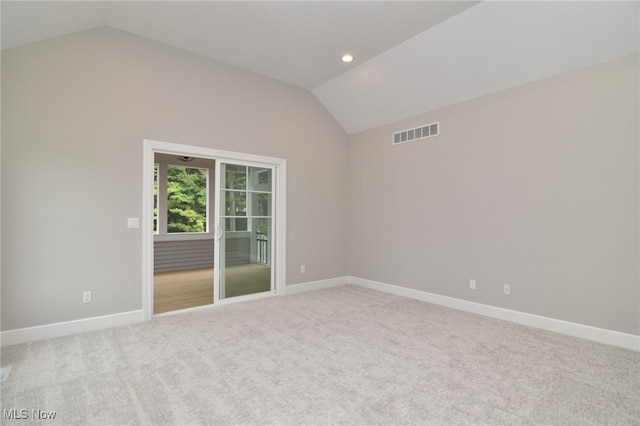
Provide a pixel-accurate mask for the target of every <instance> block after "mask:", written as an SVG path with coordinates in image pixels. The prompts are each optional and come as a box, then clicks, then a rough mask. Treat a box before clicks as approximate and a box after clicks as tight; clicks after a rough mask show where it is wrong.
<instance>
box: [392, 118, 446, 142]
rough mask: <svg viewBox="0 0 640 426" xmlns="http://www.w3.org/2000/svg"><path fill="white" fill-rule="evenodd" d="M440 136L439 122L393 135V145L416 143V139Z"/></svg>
mask: <svg viewBox="0 0 640 426" xmlns="http://www.w3.org/2000/svg"><path fill="white" fill-rule="evenodd" d="M438 135H440V122H439V121H437V122H435V123H431V124H425V125H422V126H420V127H415V128H413V129H407V130H402V131H401V132H396V133H394V134H393V144H394V145H398V144H401V143H406V142H412V141H417V140H418V139H426V138H432V137H434V136H438Z"/></svg>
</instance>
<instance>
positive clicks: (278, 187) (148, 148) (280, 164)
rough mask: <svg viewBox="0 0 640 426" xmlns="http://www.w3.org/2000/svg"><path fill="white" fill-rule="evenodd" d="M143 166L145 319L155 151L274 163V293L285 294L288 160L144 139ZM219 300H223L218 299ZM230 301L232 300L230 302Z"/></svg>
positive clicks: (149, 303)
mask: <svg viewBox="0 0 640 426" xmlns="http://www.w3.org/2000/svg"><path fill="white" fill-rule="evenodd" d="M143 149H144V151H143V165H142V218H141V220H140V224H141V227H142V310H143V312H144V319H145V321H149V320H151V318H152V317H153V164H154V155H155V154H156V153H163V154H171V155H184V156H188V157H199V158H207V159H212V160H216V161H224V162H234V161H240V162H243V163H255V165H257V166H259V165H262V164H269V165H271V166H274V174H275V176H274V207H275V211H276V212H277V213H276V215H275V229H274V232H273V237H274V239H275V242H276V248H275V253H274V254H275V255H274V256H273V259H272V268H274V270H275V275H274V277H275V285H274V293H275V294H280V295H282V294H284V293H285V286H286V270H287V269H286V261H287V258H286V253H287V251H286V242H287V238H286V223H287V221H286V176H287V171H286V168H287V160H285V159H283V158H275V157H264V156H260V155H253V154H245V153H239V152H232V151H222V150H217V149H211V148H204V147H199V146H191V145H182V144H176V143H170V142H161V141H155V140H149V139H145V140H144V141H143ZM221 302H222V301H221ZM229 303H232V302H229Z"/></svg>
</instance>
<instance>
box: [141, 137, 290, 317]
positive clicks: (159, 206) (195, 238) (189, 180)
mask: <svg viewBox="0 0 640 426" xmlns="http://www.w3.org/2000/svg"><path fill="white" fill-rule="evenodd" d="M143 172H144V178H143V181H144V188H143V189H144V191H143V193H144V203H143V204H144V205H143V220H142V226H143V238H144V253H143V263H144V264H143V309H144V312H145V318H146V319H147V320H148V319H151V318H152V317H153V315H154V314H161V313H164V312H169V311H174V310H183V309H188V308H196V307H206V306H211V305H213V304H215V305H221V304H225V303H230V302H238V301H242V300H250V299H254V298H258V297H266V296H272V295H275V294H279V293H282V292H283V289H284V285H285V272H284V271H285V253H286V251H285V242H286V237H285V190H286V185H285V176H286V161H285V160H283V159H278V158H272V157H263V156H255V155H249V154H242V153H234V152H228V151H219V150H212V149H208V148H202V147H193V146H186V145H179V144H171V143H167V142H158V141H150V140H145V141H144V171H143Z"/></svg>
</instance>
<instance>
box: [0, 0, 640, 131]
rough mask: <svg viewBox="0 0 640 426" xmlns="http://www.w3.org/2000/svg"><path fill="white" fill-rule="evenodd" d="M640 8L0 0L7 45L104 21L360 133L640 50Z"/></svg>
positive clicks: (522, 4) (625, 4)
mask: <svg viewBox="0 0 640 426" xmlns="http://www.w3.org/2000/svg"><path fill="white" fill-rule="evenodd" d="M639 4H640V3H639V2H638V1H627V2H605V1H603V2H519V1H518V2H494V1H485V2H482V3H480V4H477V2H461V1H448V2H436V1H409V2H404V1H402V2H401V1H283V2H280V1H251V2H249V1H226V2H221V1H200V2H191V1H127V2H122V1H72V2H59V1H44V2H39V1H38V2H34V1H15V2H14V1H4V0H3V1H2V3H1V8H2V10H1V12H2V48H3V49H6V48H11V47H16V46H20V45H23V44H26V43H31V42H35V41H39V40H42V39H46V38H50V37H55V36H59V35H62V34H66V33H70V32H75V31H81V30H85V29H90V28H94V27H98V26H105V25H106V26H110V27H113V28H117V29H120V30H124V31H128V32H131V33H134V34H138V35H141V36H143V37H147V38H150V39H154V40H157V41H161V42H163V43H166V44H169V45H173V46H176V47H179V48H182V49H185V50H189V51H191V52H194V53H198V54H201V55H204V56H208V57H211V58H214V59H217V60H220V61H223V62H226V63H229V64H232V65H235V66H238V67H241V68H244V69H247V70H250V71H254V72H257V73H260V74H263V75H266V76H269V77H272V78H275V79H277V80H281V81H284V82H287V83H290V84H294V85H297V86H301V87H303V88H306V89H309V90H312V92H313V93H314V94H315V95H316V96H317V97H318V99H319V100H320V101H321V102H322V103H323V104H324V105H325V106H326V107H327V109H328V110H329V111H330V112H331V113H332V114H333V115H334V117H335V118H336V119H337V120H338V122H340V124H341V125H342V126H343V127H344V128H345V130H346V131H347V132H348V133H355V132H359V131H362V130H366V129H369V128H372V127H376V126H379V125H383V124H386V123H391V122H394V121H397V120H400V119H404V118H408V117H411V116H414V115H417V114H420V113H423V112H427V111H430V110H433V109H435V108H439V107H442V106H446V105H451V104H454V103H456V102H460V101H464V100H467V99H472V98H474V97H478V96H482V95H485V94H488V93H492V92H495V91H498V90H503V89H506V88H508V87H513V86H516V85H520V84H524V83H527V82H530V81H533V80H538V79H541V78H545V77H549V76H552V75H556V74H560V73H563V72H568V71H572V70H575V69H579V68H583V67H586V66H590V65H593V64H597V63H600V62H604V61H607V60H611V59H615V58H618V57H622V56H626V55H629V54H632V53H635V52H638V50H639V44H640V41H639V38H640V30H639V28H640V17H639V16H640V12H639V10H640V9H639ZM344 52H350V53H352V54H353V55H354V56H355V58H356V59H355V61H354V62H353V63H352V64H350V65H345V64H343V63H341V62H340V60H339V58H340V56H341V55H342V53H344Z"/></svg>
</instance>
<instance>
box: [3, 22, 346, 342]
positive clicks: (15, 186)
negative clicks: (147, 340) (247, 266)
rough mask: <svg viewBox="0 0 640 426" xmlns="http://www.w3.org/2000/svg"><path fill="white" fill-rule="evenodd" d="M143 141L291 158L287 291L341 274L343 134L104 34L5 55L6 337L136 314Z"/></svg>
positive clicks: (296, 93) (307, 99) (220, 72)
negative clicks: (86, 295) (89, 295)
mask: <svg viewBox="0 0 640 426" xmlns="http://www.w3.org/2000/svg"><path fill="white" fill-rule="evenodd" d="M145 138H147V139H154V140H160V141H166V142H174V143H183V144H187V145H195V146H202V147H208V148H214V149H222V150H230V151H237V152H247V153H252V154H258V155H266V156H273V157H282V158H286V159H287V172H288V185H287V198H288V205H287V219H288V225H287V248H288V256H287V265H288V270H287V278H288V284H293V283H298V282H304V281H313V280H320V279H325V278H333V277H337V276H344V275H346V274H347V260H346V259H347V252H346V234H347V232H346V225H347V218H346V216H345V214H344V210H343V209H340V208H327V206H343V205H344V204H345V202H346V199H347V193H346V191H347V188H346V186H345V185H344V182H345V180H346V177H347V173H346V169H347V168H346V156H347V155H346V154H347V145H346V141H347V135H346V133H345V132H344V131H343V130H342V129H341V128H340V127H339V125H338V124H337V123H336V122H335V121H334V120H333V118H332V117H331V116H330V115H329V114H328V113H327V112H326V110H325V109H324V108H323V107H322V106H321V104H320V103H319V102H318V101H317V100H316V99H315V98H314V97H313V96H312V95H311V94H310V93H309V92H308V91H305V90H302V89H299V88H295V87H293V86H289V85H286V84H283V83H279V82H276V81H274V80H271V79H268V78H266V77H262V76H259V75H256V74H252V73H248V72H245V71H241V70H239V69H237V68H234V67H231V66H227V65H224V64H221V63H219V62H216V61H212V60H209V59H206V58H203V57H200V56H196V55H193V54H190V53H187V52H184V51H181V50H179V49H174V48H171V47H169V46H166V45H163V44H160V43H156V42H152V41H149V40H146V39H143V38H140V37H136V36H132V35H130V34H127V33H124V32H120V31H116V30H111V29H106V28H102V29H97V30H91V31H87V32H81V33H77V34H73V35H69V36H64V37H60V38H56V39H51V40H47V41H43V42H39V43H34V44H30V45H26V46H23V47H19V48H14V49H9V50H6V51H3V52H2V197H3V199H2V329H3V330H11V329H16V328H21V327H29V326H36V325H42V324H49V323H55V322H61V321H68V320H74V319H82V318H88V317H94V316H99V315H106V314H113V313H119V312H126V311H131V310H137V309H141V307H142V284H141V279H142V278H141V277H142V272H141V264H142V258H141V256H142V237H141V233H140V230H139V229H127V227H126V223H127V217H139V216H140V215H141V209H142V153H143V150H142V141H143V139H145ZM327 170H331V173H326V171H327ZM301 264H305V265H306V266H307V272H306V274H304V275H302V274H300V273H299V267H300V265H301ZM83 290H92V292H93V302H92V303H89V304H82V303H81V298H82V297H81V296H82V291H83Z"/></svg>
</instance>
